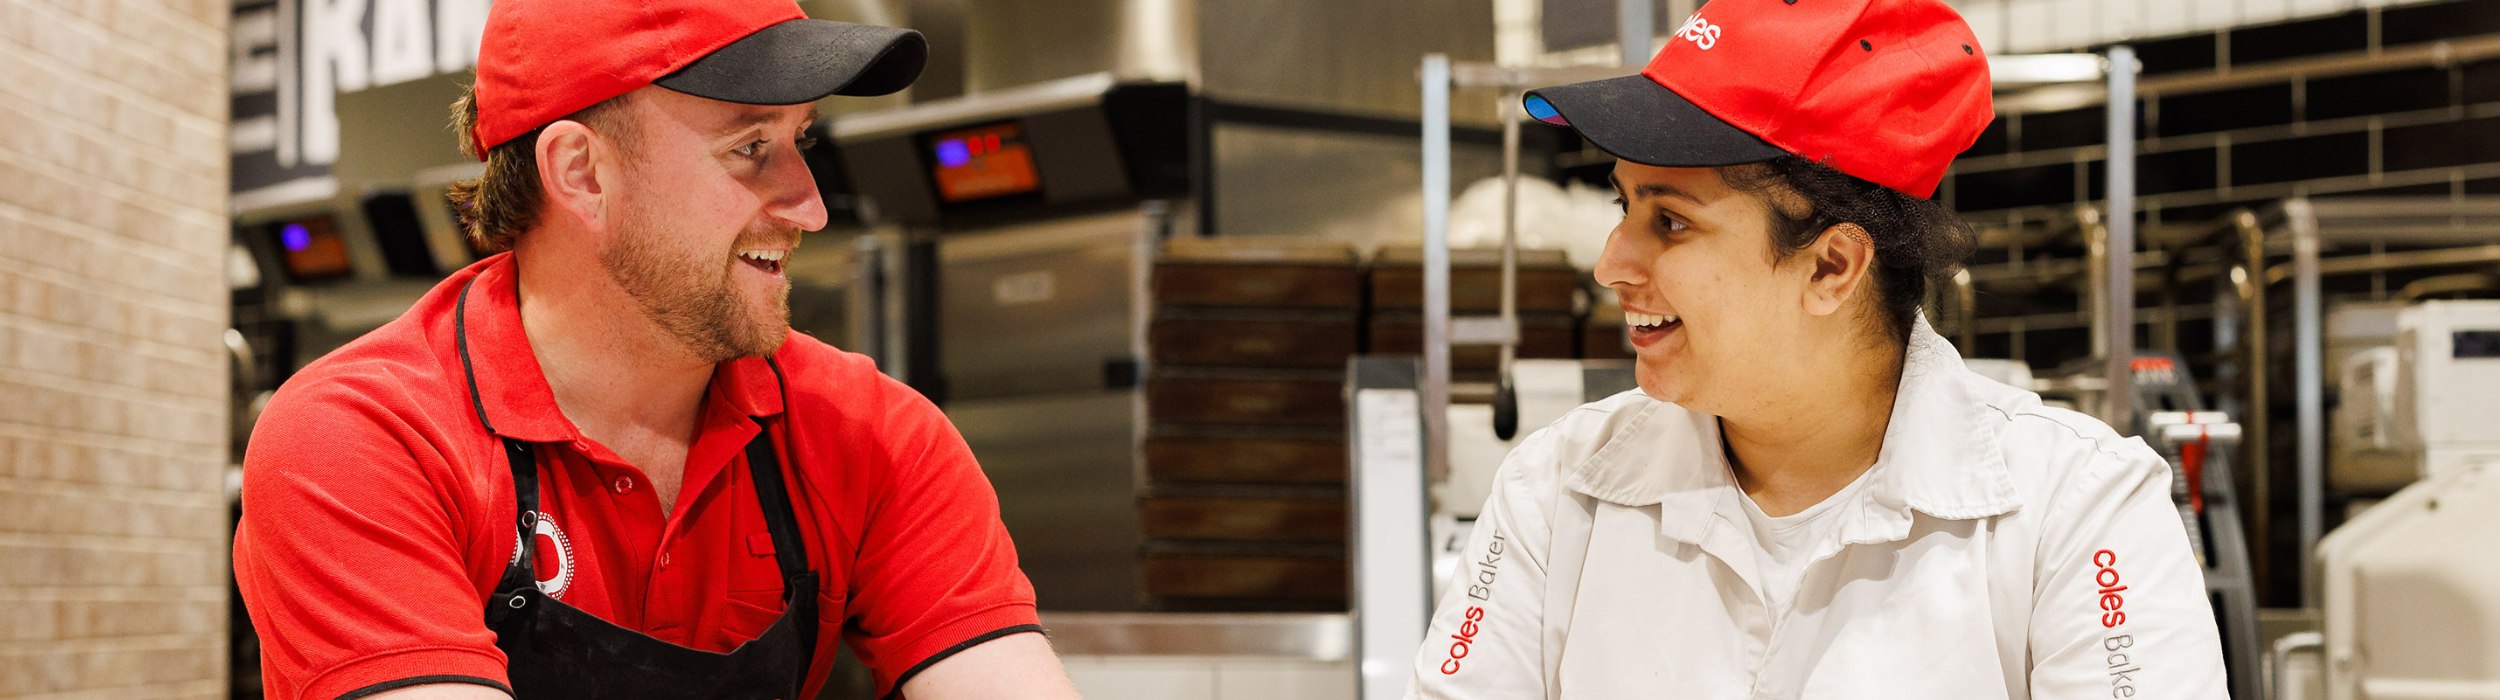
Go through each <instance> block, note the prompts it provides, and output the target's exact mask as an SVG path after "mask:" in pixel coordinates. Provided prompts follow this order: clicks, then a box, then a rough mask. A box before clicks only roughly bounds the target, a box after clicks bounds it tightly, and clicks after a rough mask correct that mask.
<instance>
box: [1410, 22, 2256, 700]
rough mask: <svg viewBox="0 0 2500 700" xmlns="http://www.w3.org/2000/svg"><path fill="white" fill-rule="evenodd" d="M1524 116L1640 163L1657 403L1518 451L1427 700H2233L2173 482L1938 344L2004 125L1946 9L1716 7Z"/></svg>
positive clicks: (1564, 427)
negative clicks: (1938, 314)
mask: <svg viewBox="0 0 2500 700" xmlns="http://www.w3.org/2000/svg"><path fill="white" fill-rule="evenodd" d="M1527 109H1528V111H1529V113H1530V114H1531V115H1533V116H1535V117H1537V118H1538V119H1540V120H1543V121H1546V122H1549V123H1553V124H1558V125H1564V126H1569V127H1571V128H1573V129H1575V130H1577V131H1578V132H1579V133H1580V134H1581V135H1582V136H1583V137H1585V138H1587V139H1588V140H1589V141H1590V142H1592V143H1594V144H1596V145H1597V146H1598V147H1600V148H1603V149H1605V150H1606V151H1607V152H1609V153H1612V154H1614V155H1615V156H1616V157H1617V158H1618V159H1619V160H1618V162H1617V164H1616V166H1615V170H1614V173H1613V176H1612V180H1613V182H1614V185H1615V188H1616V190H1617V191H1618V193H1619V194H1620V195H1621V197H1622V202H1623V207H1624V218H1623V222H1622V223H1621V224H1619V225H1617V226H1616V227H1615V228H1614V230H1613V231H1611V232H1609V233H1608V238H1607V243H1606V250H1605V253H1604V255H1603V256H1602V257H1601V258H1600V259H1599V261H1598V264H1597V267H1596V277H1597V281H1598V282H1599V283H1601V284H1604V285H1606V286H1608V287H1610V288H1612V289H1614V291H1615V292H1616V293H1617V295H1618V296H1619V298H1620V299H1621V302H1622V304H1623V311H1624V317H1625V318H1626V320H1627V321H1628V322H1629V323H1631V324H1632V326H1633V327H1632V329H1631V337H1632V342H1633V344H1634V345H1635V346H1636V347H1637V348H1638V356H1639V359H1638V363H1637V366H1636V370H1635V375H1636V377H1637V378H1638V380H1639V384H1640V390H1639V391H1634V392H1626V393H1624V394H1622V395H1619V396H1615V397H1613V398H1609V399H1606V400H1603V401H1599V402H1596V403H1592V404H1589V405H1586V406H1582V407H1580V408H1579V409H1577V410H1575V411H1573V412H1571V413H1570V414H1568V415H1565V416H1564V417H1563V418H1562V419H1561V420H1559V421H1556V422H1555V423H1554V424H1553V425H1552V426H1551V427H1548V428H1546V429H1545V430H1543V431H1540V432H1538V433H1537V434H1535V435H1532V436H1530V437H1529V438H1528V439H1527V440H1525V441H1523V442H1522V443H1521V444H1520V445H1519V447H1518V448H1517V449H1515V450H1514V451H1513V452H1512V453H1511V456H1510V458H1509V460H1508V461H1507V462H1505V463H1504V464H1503V466H1502V468H1501V471H1500V473H1499V474H1498V475H1497V476H1496V479H1495V487H1494V492H1493V494H1492V496H1491V497H1490V498H1489V499H1488V501H1487V503H1486V504H1485V507H1484V510H1483V515H1482V518H1481V519H1480V520H1479V521H1478V522H1477V524H1476V529H1475V531H1474V533H1473V534H1472V535H1471V537H1470V541H1469V543H1468V551H1467V552H1466V553H1465V556H1464V560H1465V561H1466V562H1468V566H1467V568H1466V569H1465V570H1463V571H1461V572H1460V573H1459V575H1458V577H1457V579H1456V580H1453V581H1452V585H1451V586H1450V588H1449V591H1448V593H1447V594H1446V595H1445V596H1444V598H1443V600H1442V601H1441V605H1440V608H1439V610H1438V611H1437V612H1436V613H1435V614H1434V616H1433V621H1432V628H1431V632H1430V633H1429V634H1428V635H1427V637H1426V639H1427V641H1426V643H1425V644H1424V648H1423V649H1422V650H1421V652H1420V653H1419V655H1418V658H1417V662H1416V679H1415V685H1414V690H1413V693H1412V694H1413V695H1415V696H1418V697H1426V698H1533V697H1546V698H1609V699H1611V698H1635V697H1660V698H1781V699H1795V698H1954V699H1957V700H1959V699H1967V698H2030V697H2040V698H2112V697H2114V698H2133V697H2161V698H2198V699H2205V698H2222V697H2225V696H2226V693H2225V691H2224V685H2223V666H2222V660H2221V646H2220V642H2219V638H2218V635H2217V633H2216V630H2215V626H2214V618H2213V612H2212V610H2211V608H2210V607H2209V603H2208V602H2207V599H2206V596H2205V587H2204V579H2203V570H2202V568H2201V566H2200V565H2199V564H2198V563H2197V561H2196V559H2195V556H2194V554H2193V553H2192V552H2191V550H2190V548H2189V542H2188V539H2187V535H2186V532H2185V529H2184V527H2183V526H2182V525H2181V522H2180V519H2179V514H2178V511H2177V510H2176V508H2175V507H2174V506H2173V505H2172V504H2171V501H2170V493H2171V487H2170V478H2171V476H2170V473H2169V469H2168V465H2167V464H2166V463H2165V462H2164V461H2163V460H2162V459H2161V458H2160V457H2159V456H2157V455H2155V454H2154V453H2153V451H2152V450H2150V449H2149V448H2147V447H2145V445H2144V444H2143V443H2142V442H2141V441H2139V440H2135V439H2131V438H2122V437H2120V436H2119V435H2118V434H2117V433H2115V432H2114V431H2112V430H2111V429H2110V428H2109V427H2108V426H2106V425H2104V424H2102V423H2100V422H2099V421H2096V420H2093V419H2092V418H2090V417H2087V416H2084V415H2081V414H2077V413H2075V412H2072V411H2066V410H2061V409H2055V408H2049V407H2046V406H2043V405H2042V404H2041V402H2040V399H2039V397H2038V396H2036V395H2034V394H2032V393H2030V392H2028V391H2024V390H2021V389H2017V388H2014V387H2010V386H2005V385H2003V384H1998V383H1996V382H1993V381H1990V380H1988V379H1986V378H1983V377H1981V376H1979V375H1977V374H1974V373H1972V372H1971V371H1970V370H1968V369H1966V368H1964V367H1963V365H1962V362H1961V359H1960V357H1959V355H1958V354H1957V353H1956V352H1955V350H1954V349H1953V347H1952V346H1951V345H1949V344H1948V343H1946V341H1945V340H1944V338H1942V337H1940V336H1938V335H1937V334H1936V333H1935V331H1933V330H1932V329H1930V328H1929V327H1928V326H1927V324H1926V322H1925V321H1924V320H1923V318H1922V317H1921V315H1920V313H1919V307H1918V305H1919V301H1920V299H1921V298H1922V297H1923V296H1924V295H1925V293H1926V290H1927V288H1928V286H1929V285H1930V284H1932V283H1933V282H1934V281H1936V280H1938V279H1940V278H1942V277H1944V276H1947V275H1950V274H1951V273H1952V272H1953V271H1954V270H1955V269H1957V268H1958V267H1959V266H1960V264H1961V261H1962V259H1963V258H1964V257H1965V256H1967V255H1968V254H1969V252H1970V250H1971V245H1972V244H1971V235H1970V231H1969V228H1968V226H1967V225H1965V224H1963V223H1962V222H1961V221H1960V220H1959V219H1958V218H1956V217H1955V216H1954V215H1953V213H1952V212H1951V211H1950V210H1948V209H1946V208H1945V207H1943V206H1942V205H1940V204H1937V203H1935V202H1933V201H1930V200H1928V199H1926V198H1925V197H1926V195H1929V194H1931V193H1933V192H1935V190H1936V187H1937V185H1938V183H1940V182H1941V181H1942V180H1943V177H1944V172H1945V167H1946V166H1947V165H1948V164H1949V163H1950V162H1951V161H1952V158H1953V155H1954V154H1956V153H1958V152H1960V151H1962V150H1963V149H1965V148H1968V147H1969V146H1970V144H1971V143H1972V141H1974V140H1975V139H1976V138H1977V137H1978V134H1979V132H1980V131H1981V130H1982V129H1983V128H1985V127H1986V126H1987V123H1988V121H1989V119H1990V114H1991V107H1990V103H1989V82H1988V74H1987V62H1986V59H1985V56H1984V55H1983V54H1982V53H1981V52H1980V51H1979V47H1978V42H1977V40H1976V39H1974V38H1973V37H1972V36H1971V32H1970V29H1969V27H1968V26H1967V25H1965V24H1964V23H1963V22H1962V20H1961V18H1960V17H1959V16H1958V15H1956V14H1954V12H1953V10H1952V9H1950V8H1948V7H1946V6H1945V5H1944V4H1943V3H1942V2H1939V1H1938V0H1719V1H1718V2H1713V3H1710V4H1709V5H1708V6H1706V7H1704V8H1703V9H1702V10H1701V11H1700V12H1699V13H1696V14H1695V15H1694V16H1693V17H1692V19H1690V20H1688V21H1687V22H1686V23H1685V25H1684V26H1683V27H1682V28H1681V29H1680V30H1679V31H1678V32H1677V33H1676V34H1675V35H1674V36H1673V37H1672V38H1671V39H1670V40H1669V41H1668V43H1667V47H1666V48H1665V49H1664V50H1663V51H1661V52H1659V54H1658V56H1657V58H1656V59H1655V60H1653V61H1652V62H1651V63H1650V64H1649V66H1648V68H1647V69H1646V70H1644V71H1643V72H1642V73H1641V74H1640V75H1636V76H1627V77H1624V78H1617V79H1612V80H1601V81H1594V82H1588V83H1580V84H1574V85H1565V86H1559V87H1552V88H1545V89H1541V90H1535V91H1531V92H1530V93H1529V96H1528V98H1527Z"/></svg>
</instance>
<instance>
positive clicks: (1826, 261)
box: [1805, 222, 1875, 316]
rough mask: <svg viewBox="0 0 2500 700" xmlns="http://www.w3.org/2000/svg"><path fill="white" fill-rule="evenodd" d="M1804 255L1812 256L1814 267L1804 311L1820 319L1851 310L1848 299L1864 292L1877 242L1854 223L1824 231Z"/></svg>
mask: <svg viewBox="0 0 2500 700" xmlns="http://www.w3.org/2000/svg"><path fill="white" fill-rule="evenodd" d="M1805 252H1806V254H1807V255H1810V256H1812V257H1811V258H1809V262H1811V263H1812V268H1813V272H1812V275H1813V276H1812V277H1809V278H1807V280H1806V294H1805V305H1806V308H1805V310H1806V313H1810V314H1814V315H1817V316H1828V315H1831V314H1834V313H1839V312H1840V310H1841V309H1844V308H1848V302H1849V300H1850V299H1851V298H1852V297H1855V296H1857V295H1858V294H1861V293H1863V292H1864V290H1865V289H1866V284H1867V281H1868V280H1869V279H1871V273H1873V272H1874V269H1875V241H1874V239H1872V238H1870V237H1868V235H1867V233H1866V229H1864V228H1860V227H1859V226H1858V225H1857V224H1853V223H1846V222H1843V223H1838V224H1833V225H1832V226H1831V227H1830V228H1826V229H1823V235H1822V236H1820V237H1817V238H1816V239H1815V241H1814V244H1813V245H1812V246H1810V247H1808V248H1807V249H1806V251H1805Z"/></svg>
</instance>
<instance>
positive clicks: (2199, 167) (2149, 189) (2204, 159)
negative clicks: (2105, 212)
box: [2085, 148, 2222, 199]
mask: <svg viewBox="0 0 2500 700" xmlns="http://www.w3.org/2000/svg"><path fill="white" fill-rule="evenodd" d="M2218 163H2219V159H2218V158H2217V156H2216V155H2215V153H2214V149H2211V148H2199V149H2195V150H2189V151H2172V152H2169V153H2143V154H2138V155H2136V157H2135V193H2136V194H2138V195H2149V194H2169V193H2172V192H2194V191H2197V190H2210V189H2213V188H2215V187H2218V186H2220V185H2221V184H2222V183H2220V182H2217V181H2216V180H2217V179H2218V178H2217V177H2216V174H2217V173H2218V172H2220V170H2221V169H2220V168H2219V167H2217V165H2218ZM2106 166H2107V163H2106V162H2105V161H2097V160H2096V161H2092V163H2091V165H2090V172H2088V173H2086V174H2085V177H2089V178H2091V182H2089V183H2086V185H2085V186H2086V187H2087V188H2089V189H2088V190H2087V192H2086V193H2085V196H2086V197H2088V198H2090V199H2100V198H2102V197H2104V196H2107V195H2106V194H2105V193H2106V189H2105V188H2104V187H2103V185H2105V184H2107V183H2108V181H2107V179H2106V177H2107V176H2106V175H2105V173H2106V172H2107V167H2106Z"/></svg>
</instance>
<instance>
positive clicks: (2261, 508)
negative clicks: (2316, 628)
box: [2217, 209, 2275, 580]
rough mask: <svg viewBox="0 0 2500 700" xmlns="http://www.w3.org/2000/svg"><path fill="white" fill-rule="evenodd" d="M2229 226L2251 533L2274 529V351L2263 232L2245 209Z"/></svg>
mask: <svg viewBox="0 0 2500 700" xmlns="http://www.w3.org/2000/svg"><path fill="white" fill-rule="evenodd" d="M2231 226H2232V228H2234V229H2237V233H2238V234H2239V243H2240V266H2241V267H2242V268H2243V269H2245V270H2247V274H2246V275H2245V279H2242V280H2239V283H2240V305H2241V306H2242V307H2245V308H2243V309H2242V311H2241V313H2244V314H2246V315H2247V318H2246V319H2245V320H2244V321H2242V323H2243V324H2244V325H2243V326H2242V327H2241V328H2240V342H2241V343H2244V344H2246V347H2247V348H2248V350H2247V352H2246V357H2247V359H2245V360H2243V362H2244V363H2245V364H2243V365H2241V369H2240V372H2241V373H2242V374H2244V375H2246V376H2247V381H2248V408H2247V411H2248V418H2247V419H2246V420H2245V421H2244V422H2243V423H2242V425H2245V426H2247V430H2248V435H2247V436H2246V437H2247V439H2245V440H2241V441H2240V453H2241V454H2244V455H2247V459H2246V461H2245V463H2246V464H2247V465H2248V472H2247V473H2248V483H2249V486H2250V489H2249V492H2250V493H2249V496H2250V498H2249V499H2248V501H2247V503H2249V504H2250V505H2248V506H2247V507H2246V508H2245V509H2244V511H2243V512H2245V513H2247V514H2248V520H2249V524H2248V531H2249V532H2272V531H2273V530H2272V527H2273V525H2272V523H2273V520H2274V495H2273V484H2274V453H2273V450H2274V447H2273V445H2274V443H2273V442H2272V440H2273V438H2272V437H2270V436H2271V434H2272V432H2273V430H2274V428H2273V426H2274V418H2273V403H2272V402H2273V399H2272V397H2270V396H2269V395H2268V394H2267V384H2268V382H2269V381H2270V379H2271V378H2270V377H2268V376H2267V375H2268V373H2270V372H2272V371H2273V362H2272V360H2271V358H2272V357H2273V355H2270V354H2268V353H2270V352H2271V351H2270V350H2269V349H2267V347H2266V345H2267V343H2270V342H2273V341H2271V340H2270V339H2269V336H2270V334H2269V333H2267V331H2266V230H2265V228H2264V227H2263V226H2260V225H2259V224H2258V223H2257V215H2256V214H2255V213H2253V212H2250V211H2248V210H2246V209H2242V210H2239V212H2238V213H2235V214H2233V215H2232V217H2231ZM2217 325H2219V324H2217ZM2273 551H2274V548H2273V547H2271V546H2267V545H2266V544H2265V543H2264V542H2262V541H2260V542H2259V544H2258V546H2257V548H2256V552H2257V563H2258V564H2259V566H2260V567H2262V568H2260V569H2259V571H2260V573H2267V574H2268V575H2270V572H2272V571H2274V570H2275V562H2274V557H2273ZM2267 580H2272V579H2270V578H2269V579H2267Z"/></svg>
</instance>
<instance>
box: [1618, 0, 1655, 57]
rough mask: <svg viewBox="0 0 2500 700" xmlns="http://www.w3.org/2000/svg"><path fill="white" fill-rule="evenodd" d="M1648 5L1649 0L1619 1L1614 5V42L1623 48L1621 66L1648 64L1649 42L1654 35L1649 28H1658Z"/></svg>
mask: <svg viewBox="0 0 2500 700" xmlns="http://www.w3.org/2000/svg"><path fill="white" fill-rule="evenodd" d="M1649 3H1650V0H1621V1H1620V2H1618V3H1616V5H1615V8H1616V10H1615V41H1617V42H1620V43H1621V44H1622V46H1623V65H1626V66H1640V65H1644V64H1647V63H1649V41H1650V39H1651V37H1652V36H1653V35H1654V34H1653V32H1652V31H1651V27H1655V26H1658V18H1657V17H1655V16H1652V14H1651V11H1650V7H1649Z"/></svg>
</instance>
